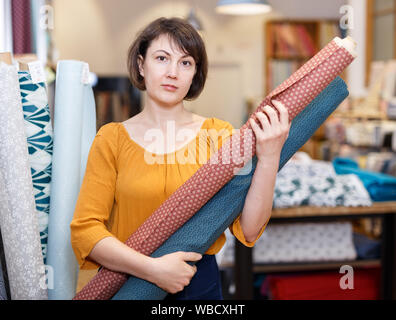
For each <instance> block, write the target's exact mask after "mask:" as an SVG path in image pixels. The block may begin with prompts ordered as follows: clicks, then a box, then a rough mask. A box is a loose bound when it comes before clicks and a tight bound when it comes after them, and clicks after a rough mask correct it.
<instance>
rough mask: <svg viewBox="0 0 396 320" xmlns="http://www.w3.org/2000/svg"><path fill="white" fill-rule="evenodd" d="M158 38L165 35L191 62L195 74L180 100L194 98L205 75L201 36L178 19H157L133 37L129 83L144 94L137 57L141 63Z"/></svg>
mask: <svg viewBox="0 0 396 320" xmlns="http://www.w3.org/2000/svg"><path fill="white" fill-rule="evenodd" d="M162 34H167V35H168V36H169V37H170V39H171V40H173V41H174V42H175V44H176V45H177V46H178V48H179V49H180V50H182V51H183V52H184V53H186V54H189V55H191V56H192V57H193V58H194V61H195V64H196V73H195V75H194V78H193V80H192V83H191V87H190V90H189V91H188V93H187V95H186V96H185V97H184V100H193V99H195V98H197V97H198V96H199V95H200V93H201V92H202V90H203V88H204V85H205V81H206V76H207V74H208V57H207V54H206V49H205V44H204V42H203V40H202V38H201V36H200V35H199V34H198V32H197V31H196V30H195V29H194V27H193V26H192V25H191V24H189V23H188V22H187V21H186V20H184V19H181V18H164V17H162V18H158V19H156V20H154V21H153V22H151V23H150V24H149V25H148V26H147V27H145V28H144V29H143V30H142V31H141V32H140V33H139V34H138V35H137V37H136V39H135V41H134V42H133V43H132V45H131V46H130V48H129V50H128V61H127V64H128V70H129V77H130V81H131V83H132V84H133V85H134V86H135V87H136V88H138V89H140V90H143V91H144V90H146V86H145V83H144V78H143V77H142V76H141V75H140V73H139V64H138V56H139V55H141V56H142V57H143V59H145V58H146V53H147V48H148V47H149V46H150V44H151V42H152V41H153V40H155V39H157V38H158V37H159V36H160V35H162Z"/></svg>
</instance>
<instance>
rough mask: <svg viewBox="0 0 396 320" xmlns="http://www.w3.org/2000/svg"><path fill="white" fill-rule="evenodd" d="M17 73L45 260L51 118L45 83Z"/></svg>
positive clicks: (50, 156)
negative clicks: (34, 81)
mask: <svg viewBox="0 0 396 320" xmlns="http://www.w3.org/2000/svg"><path fill="white" fill-rule="evenodd" d="M18 76H19V88H20V92H21V97H22V108H23V118H24V120H25V133H26V137H27V143H28V151H29V163H30V169H31V174H32V179H33V190H34V198H35V202H36V211H37V214H38V221H39V231H40V239H41V249H42V251H43V258H44V263H45V262H46V256H47V238H48V214H49V205H50V183H51V165H52V147H53V141H52V136H53V130H52V121H51V116H50V111H49V107H48V98H47V92H46V87H45V83H44V82H41V83H37V84H34V83H33V82H32V77H31V76H30V73H29V72H27V71H19V72H18Z"/></svg>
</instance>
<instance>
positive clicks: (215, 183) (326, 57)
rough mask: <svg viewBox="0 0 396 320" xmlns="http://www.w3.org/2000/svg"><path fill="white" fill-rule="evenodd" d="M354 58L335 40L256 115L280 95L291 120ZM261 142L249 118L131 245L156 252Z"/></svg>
mask: <svg viewBox="0 0 396 320" xmlns="http://www.w3.org/2000/svg"><path fill="white" fill-rule="evenodd" d="M353 59H354V57H353V56H352V55H351V53H349V52H348V50H346V49H345V48H343V47H340V46H339V45H338V44H337V43H336V42H335V41H334V40H333V41H331V42H330V43H329V44H328V45H327V46H326V47H324V48H323V49H322V50H321V51H319V52H318V53H317V54H316V55H315V56H314V57H313V58H311V59H310V60H309V61H308V62H307V63H306V64H304V65H303V66H302V67H301V68H300V69H299V70H297V71H296V72H295V73H294V74H292V75H291V76H290V77H289V78H288V79H287V80H286V81H284V82H283V83H282V84H281V85H280V86H279V87H277V88H276V89H275V90H274V91H272V92H271V93H270V94H269V95H268V96H267V97H266V98H265V99H264V100H263V101H262V103H261V104H260V105H259V107H258V108H257V109H256V111H255V112H254V113H253V114H252V116H251V118H252V119H254V120H255V121H256V122H257V123H260V122H259V120H258V119H257V117H256V113H257V112H260V111H262V109H263V108H264V107H265V106H266V105H270V106H272V107H273V105H272V103H271V100H272V99H276V100H279V101H281V102H282V103H283V104H284V105H285V106H286V108H287V109H288V111H289V119H290V121H291V120H292V119H293V118H294V117H295V116H296V115H297V114H298V113H299V112H301V111H302V110H303V109H304V108H305V107H306V106H307V105H308V104H309V103H310V102H311V101H312V100H313V99H314V98H315V97H316V96H317V95H318V94H319V93H320V92H321V91H322V90H323V89H325V88H326V87H327V85H329V84H330V82H332V81H333V80H334V79H335V77H336V76H337V75H339V74H340V73H341V72H342V71H343V70H344V69H345V68H346V67H347V66H348V65H349V64H350V63H351V62H352V61H353ZM255 144H256V139H255V136H254V133H253V131H252V129H251V126H250V123H249V121H247V122H246V123H245V124H244V125H243V126H242V128H241V129H240V130H239V131H238V132H236V133H235V134H233V135H232V137H231V138H230V139H228V140H227V141H225V142H224V143H223V145H222V147H221V148H220V149H219V150H218V151H217V152H216V153H215V154H214V155H213V156H212V157H210V159H209V160H208V162H207V163H205V164H204V165H203V166H201V167H200V168H199V169H198V170H197V172H196V173H195V174H194V175H193V176H192V177H191V178H190V179H188V180H187V181H186V182H185V183H184V184H183V185H182V186H181V187H180V188H178V189H177V190H176V191H175V192H174V193H173V194H172V195H171V196H170V197H169V198H168V199H167V200H166V201H165V202H164V203H163V204H162V205H161V206H160V207H159V208H158V209H157V210H156V211H155V212H154V213H153V214H152V215H151V216H150V217H149V218H148V219H147V220H146V221H145V222H144V223H143V224H142V225H141V226H140V227H139V228H138V229H137V230H136V232H135V233H134V234H132V235H131V237H130V238H129V239H128V240H127V241H126V244H127V245H128V246H129V247H131V248H133V249H135V250H137V251H139V252H141V253H143V254H145V255H150V254H151V253H152V252H153V251H155V250H156V249H157V248H158V247H159V246H160V245H161V244H162V243H163V242H164V241H165V240H167V239H168V238H169V237H170V236H171V235H172V234H173V233H174V232H175V231H176V230H177V229H178V228H180V227H181V226H182V225H183V224H184V223H185V222H186V221H188V219H190V218H191V217H192V216H193V215H194V214H195V213H196V212H197V211H199V209H200V208H201V207H202V206H204V205H205V203H206V202H207V201H208V200H209V199H210V198H212V197H213V195H215V194H216V192H217V191H219V190H220V189H221V188H222V187H223V186H224V185H225V184H226V183H227V182H229V181H230V180H231V179H232V177H233V176H234V175H235V174H236V173H237V172H238V171H239V170H240V169H241V168H243V167H244V166H245V164H246V163H247V162H248V161H250V160H251V159H252V157H253V156H254V155H255V151H256V148H255ZM127 278H128V275H126V274H122V273H118V272H113V271H110V270H108V269H106V268H103V269H102V270H100V272H99V273H98V274H97V275H96V276H95V277H94V278H93V279H92V280H91V281H90V282H89V283H88V284H87V285H86V286H85V287H84V288H83V289H82V290H81V291H80V292H79V293H78V294H77V295H76V296H75V298H74V299H90V300H91V299H110V298H111V297H112V296H113V295H114V294H115V293H116V292H117V291H118V290H119V289H120V288H121V286H122V285H123V284H124V283H125V281H126V280H127Z"/></svg>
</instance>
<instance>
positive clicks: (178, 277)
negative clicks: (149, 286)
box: [151, 251, 202, 294]
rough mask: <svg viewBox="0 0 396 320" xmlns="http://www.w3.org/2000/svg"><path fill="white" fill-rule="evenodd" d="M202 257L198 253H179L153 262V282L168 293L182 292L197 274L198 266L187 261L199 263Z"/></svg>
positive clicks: (164, 256) (167, 255)
mask: <svg viewBox="0 0 396 320" xmlns="http://www.w3.org/2000/svg"><path fill="white" fill-rule="evenodd" d="M201 258H202V255H201V254H199V253H196V252H184V251H177V252H173V253H169V254H166V255H163V256H162V257H159V258H154V260H153V272H152V276H151V282H153V283H154V284H155V285H157V286H158V287H160V288H161V289H163V290H165V291H166V292H168V293H172V294H174V293H176V292H179V291H182V290H183V289H184V287H185V286H187V285H188V284H189V283H190V281H191V278H192V277H193V276H194V275H195V273H196V272H197V267H196V266H191V265H189V264H188V263H187V262H186V261H198V260H200V259H201Z"/></svg>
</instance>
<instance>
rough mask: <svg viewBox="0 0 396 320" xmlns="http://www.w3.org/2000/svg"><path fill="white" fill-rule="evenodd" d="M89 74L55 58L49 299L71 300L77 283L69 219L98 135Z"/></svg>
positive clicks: (81, 66)
mask: <svg viewBox="0 0 396 320" xmlns="http://www.w3.org/2000/svg"><path fill="white" fill-rule="evenodd" d="M87 75H88V71H87V64H85V63H84V62H81V61H73V60H62V61H59V62H58V65H57V74H56V89H55V111H54V138H53V140H54V146H53V158H52V179H51V200H50V214H49V222H48V251H47V265H48V266H49V268H51V269H50V270H51V271H52V272H51V274H52V275H53V279H52V280H53V286H52V287H51V288H50V287H49V288H48V297H49V299H51V300H70V299H72V298H73V296H74V295H75V291H76V286H77V276H78V264H77V260H76V258H75V256H74V253H73V250H72V247H71V240H70V223H71V220H72V218H73V214H74V208H75V204H76V201H77V198H78V194H79V190H80V186H81V181H82V179H83V176H84V173H85V166H86V162H87V155H88V152H89V148H90V147H91V144H92V141H93V139H94V138H95V135H96V111H95V101H94V97H93V91H92V87H91V85H90V84H89V82H88V81H87Z"/></svg>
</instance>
